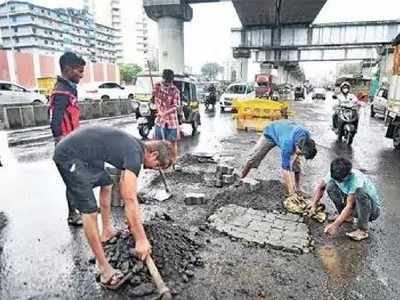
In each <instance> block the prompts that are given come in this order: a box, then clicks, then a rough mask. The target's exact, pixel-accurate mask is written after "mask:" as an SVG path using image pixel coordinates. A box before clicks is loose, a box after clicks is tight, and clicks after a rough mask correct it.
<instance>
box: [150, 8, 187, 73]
mask: <svg viewBox="0 0 400 300" xmlns="http://www.w3.org/2000/svg"><path fill="white" fill-rule="evenodd" d="M143 7H144V10H145V12H146V14H147V16H148V17H149V18H151V19H152V20H153V21H156V22H157V24H158V39H159V42H158V43H159V47H160V52H159V64H160V71H162V70H163V69H166V68H168V69H172V70H174V72H175V73H177V74H183V71H184V66H185V62H184V59H185V56H184V55H185V50H184V36H183V34H184V32H183V27H184V26H183V23H184V22H188V21H190V20H192V18H193V10H192V8H191V7H190V6H189V5H188V4H187V2H186V1H185V0H168V1H165V0H143Z"/></svg>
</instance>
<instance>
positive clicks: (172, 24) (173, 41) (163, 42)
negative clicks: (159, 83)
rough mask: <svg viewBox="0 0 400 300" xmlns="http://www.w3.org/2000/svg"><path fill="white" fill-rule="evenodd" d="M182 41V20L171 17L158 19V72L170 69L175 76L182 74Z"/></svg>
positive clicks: (183, 51)
mask: <svg viewBox="0 0 400 300" xmlns="http://www.w3.org/2000/svg"><path fill="white" fill-rule="evenodd" d="M183 39H184V36H183V20H181V19H177V18H173V17H161V18H159V19H158V41H159V48H160V51H159V62H160V71H162V70H164V69H172V70H174V72H175V73H177V74H183V71H184V67H185V61H184V57H185V50H184V42H183Z"/></svg>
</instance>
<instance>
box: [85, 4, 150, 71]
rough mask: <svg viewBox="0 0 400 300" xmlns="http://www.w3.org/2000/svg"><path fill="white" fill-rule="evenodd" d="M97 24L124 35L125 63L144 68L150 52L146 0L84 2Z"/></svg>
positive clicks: (122, 53) (120, 59)
mask: <svg viewBox="0 0 400 300" xmlns="http://www.w3.org/2000/svg"><path fill="white" fill-rule="evenodd" d="M82 1H83V5H84V6H86V7H88V8H89V11H90V12H91V13H92V14H93V16H94V19H95V20H96V22H98V23H101V24H106V25H108V26H111V27H113V28H114V29H115V30H117V31H118V32H119V33H120V35H121V44H120V48H121V52H120V53H118V56H119V61H120V62H122V63H135V64H138V65H140V66H141V67H145V64H146V60H147V59H148V52H149V28H148V25H149V19H148V18H147V16H146V14H145V12H144V9H143V0H96V1H93V0H82Z"/></svg>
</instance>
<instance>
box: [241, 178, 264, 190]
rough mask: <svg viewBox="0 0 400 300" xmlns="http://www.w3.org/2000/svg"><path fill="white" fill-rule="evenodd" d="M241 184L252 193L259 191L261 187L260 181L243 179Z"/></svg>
mask: <svg viewBox="0 0 400 300" xmlns="http://www.w3.org/2000/svg"><path fill="white" fill-rule="evenodd" d="M240 184H241V185H243V186H244V187H245V188H246V189H248V190H250V191H252V192H254V191H257V190H258V189H259V188H260V187H261V183H260V182H259V181H258V180H255V179H251V178H242V179H241V180H240Z"/></svg>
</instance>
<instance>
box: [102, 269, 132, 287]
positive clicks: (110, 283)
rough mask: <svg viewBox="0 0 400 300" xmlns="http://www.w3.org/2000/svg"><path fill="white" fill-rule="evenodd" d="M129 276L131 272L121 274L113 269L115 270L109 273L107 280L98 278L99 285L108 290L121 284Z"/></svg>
mask: <svg viewBox="0 0 400 300" xmlns="http://www.w3.org/2000/svg"><path fill="white" fill-rule="evenodd" d="M130 277H131V273H127V274H125V275H124V274H123V273H122V272H121V271H118V270H115V272H114V273H113V274H112V275H111V277H110V278H108V280H106V281H103V280H102V279H101V278H100V285H101V286H102V287H103V288H105V289H109V290H116V289H118V288H119V287H120V286H121V285H123V284H124V283H125V282H126V281H127V280H128V279H129V278H130Z"/></svg>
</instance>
